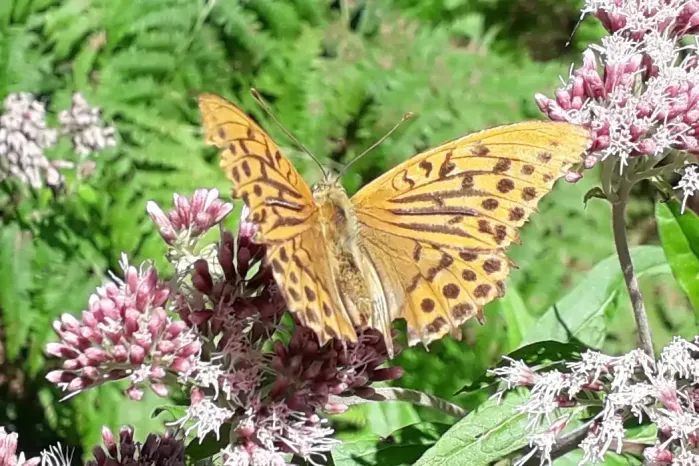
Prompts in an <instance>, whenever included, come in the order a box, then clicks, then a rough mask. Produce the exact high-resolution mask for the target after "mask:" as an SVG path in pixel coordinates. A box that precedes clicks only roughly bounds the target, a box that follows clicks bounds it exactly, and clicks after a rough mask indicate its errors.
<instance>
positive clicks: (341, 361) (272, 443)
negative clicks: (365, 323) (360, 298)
mask: <svg viewBox="0 0 699 466" xmlns="http://www.w3.org/2000/svg"><path fill="white" fill-rule="evenodd" d="M217 196H218V192H217V191H216V190H210V191H209V190H197V192H196V193H195V195H194V197H193V198H192V199H188V198H185V197H182V196H178V195H175V209H174V210H173V211H171V212H168V213H164V212H163V211H162V210H161V209H160V207H158V206H157V205H155V204H154V203H149V204H148V213H149V214H150V215H151V218H152V219H153V220H154V223H155V224H156V226H157V227H158V229H159V231H160V234H161V236H162V237H163V238H164V240H165V241H166V242H167V243H168V244H169V245H170V252H169V254H168V258H169V260H170V261H171V262H172V263H173V265H174V269H175V271H176V275H175V277H173V279H172V280H171V281H170V283H171V284H172V285H171V286H169V287H168V286H166V285H165V284H163V283H162V282H161V281H159V280H158V276H157V272H156V271H155V269H154V268H153V267H152V266H148V267H144V268H142V269H141V270H140V271H138V270H136V269H135V268H134V267H129V266H127V265H126V264H124V272H125V276H126V278H125V281H124V282H123V283H120V284H118V285H117V284H114V283H110V284H108V285H105V286H103V287H101V288H99V289H98V291H97V293H96V294H95V295H94V296H93V297H92V298H91V299H90V308H89V310H88V311H85V312H84V313H83V316H82V319H81V320H78V319H76V318H74V317H72V316H63V317H62V318H61V320H60V321H57V322H56V323H55V329H56V332H57V333H58V335H59V337H60V339H61V341H60V342H57V343H51V344H49V345H47V348H46V350H47V352H48V353H49V354H51V355H53V356H56V357H59V358H61V359H63V368H62V369H60V370H56V371H53V372H51V373H50V374H49V375H48V379H49V380H50V381H52V382H55V383H57V384H58V385H59V386H60V387H61V388H63V389H64V390H67V391H69V392H71V393H76V392H78V391H80V390H83V389H86V388H89V387H92V386H95V385H97V384H100V383H104V382H107V381H111V380H118V379H124V378H129V379H130V381H131V386H130V388H129V389H128V391H127V393H128V394H129V395H130V396H131V397H132V398H136V399H138V398H140V397H141V396H142V394H143V392H142V386H143V384H144V383H147V384H148V385H150V387H151V388H152V389H153V390H154V391H155V392H156V393H158V394H161V395H163V394H166V393H167V388H168V385H170V384H173V383H175V384H178V385H180V386H182V387H183V388H184V389H185V390H186V391H188V393H189V394H190V406H189V408H188V409H187V412H186V413H185V415H184V416H183V417H181V418H180V419H179V420H177V421H176V422H175V424H177V425H180V426H183V427H185V428H186V432H187V435H189V434H190V433H192V432H193V433H194V436H195V437H196V438H198V439H199V440H202V439H203V438H204V437H206V436H207V435H209V434H211V433H213V434H214V435H215V436H217V437H218V436H219V433H220V429H221V427H222V426H223V425H224V424H228V425H230V426H231V430H232V432H233V435H234V437H233V438H234V441H233V442H232V443H230V444H229V445H228V446H227V447H226V448H225V449H223V450H222V451H221V453H222V455H223V458H224V462H225V464H226V465H227V466H238V465H241V466H242V465H249V464H286V462H287V459H286V458H287V456H288V454H294V455H298V456H301V457H303V458H306V459H308V460H310V461H313V458H314V457H317V455H323V454H325V453H326V452H328V451H330V449H331V448H332V447H333V446H334V445H336V444H337V443H338V442H337V441H336V440H334V439H333V438H332V437H331V434H332V429H330V428H329V427H328V425H327V423H328V421H327V420H326V419H324V418H323V417H321V415H322V413H323V411H325V412H332V413H336V412H341V411H343V410H345V409H347V406H346V405H345V404H344V403H343V402H342V397H343V396H349V395H353V396H362V397H371V396H372V395H373V394H374V391H373V389H372V388H371V386H370V385H371V384H372V383H373V382H376V381H383V380H392V379H396V378H398V377H400V376H401V375H402V373H403V372H402V369H400V368H397V367H392V368H381V366H382V365H383V364H384V363H385V362H386V361H387V359H388V353H387V348H386V343H385V342H384V340H383V337H382V336H381V335H380V334H379V333H378V332H376V331H373V330H366V329H364V330H358V335H359V340H358V342H356V343H343V342H340V341H331V342H328V343H327V344H325V345H322V346H321V345H320V344H319V343H318V339H317V337H316V335H315V334H314V333H313V331H311V330H310V329H308V328H305V327H303V326H302V325H300V323H299V322H298V321H296V320H295V319H294V318H293V316H291V318H290V319H289V318H284V316H285V313H286V304H285V302H284V299H283V298H282V296H281V294H280V292H279V289H278V287H277V284H276V283H275V281H274V279H273V276H272V273H271V271H270V269H269V267H267V266H266V264H265V263H264V261H263V259H264V256H265V248H264V246H262V245H260V244H256V243H255V242H254V241H253V238H254V235H255V226H254V225H253V224H252V223H250V222H248V221H247V212H248V211H247V209H243V214H242V217H241V221H240V224H239V230H238V233H237V235H233V234H232V233H230V232H228V231H225V230H222V234H221V238H220V240H219V242H218V244H215V245H205V246H203V247H200V245H199V242H200V239H201V237H202V236H203V233H205V232H206V231H207V230H209V229H210V228H212V227H214V226H215V225H216V224H217V223H219V222H221V221H222V220H223V218H224V217H225V216H226V215H227V214H228V213H230V212H231V210H232V205H230V204H228V203H224V202H221V201H220V200H219V199H218V197H217ZM168 311H170V312H168ZM174 315H177V316H179V319H177V320H175V319H174V317H172V316H174ZM103 459H104V458H103ZM98 460H99V458H98ZM263 460H264V461H263ZM260 461H263V463H260ZM103 462H104V463H105V464H108V463H109V460H108V459H104V461H103ZM98 464H102V462H100V461H98ZM109 464H111V463H109Z"/></svg>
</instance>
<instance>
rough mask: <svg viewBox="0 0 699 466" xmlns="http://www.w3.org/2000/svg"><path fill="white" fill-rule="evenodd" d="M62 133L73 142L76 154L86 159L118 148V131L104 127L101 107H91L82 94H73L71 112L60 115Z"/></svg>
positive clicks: (110, 127) (66, 111) (64, 111)
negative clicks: (109, 149)
mask: <svg viewBox="0 0 699 466" xmlns="http://www.w3.org/2000/svg"><path fill="white" fill-rule="evenodd" d="M58 121H59V122H60V123H61V132H62V133H63V134H68V135H70V136H71V138H72V140H73V150H74V151H75V153H76V154H79V155H81V156H82V157H86V156H88V155H90V154H91V153H93V152H100V151H102V150H104V149H106V148H107V147H115V146H116V130H115V129H114V127H113V126H106V127H105V126H102V117H101V111H100V109H99V107H90V105H89V104H88V103H87V100H85V97H83V95H82V94H80V93H76V94H73V105H72V107H71V108H70V110H63V111H62V112H60V113H59V114H58Z"/></svg>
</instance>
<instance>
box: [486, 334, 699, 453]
mask: <svg viewBox="0 0 699 466" xmlns="http://www.w3.org/2000/svg"><path fill="white" fill-rule="evenodd" d="M491 372H492V373H493V374H494V375H496V376H498V377H499V378H500V379H501V380H502V381H503V382H505V383H506V385H507V389H512V388H515V387H529V388H530V394H529V398H528V399H527V400H526V401H525V402H524V403H523V404H521V405H520V406H519V407H518V409H519V410H520V411H521V412H523V413H526V414H527V415H528V416H529V419H530V425H531V426H532V427H533V428H534V427H535V426H539V425H541V424H542V421H543V420H544V419H549V418H551V417H554V416H556V415H557V413H560V412H561V411H560V409H561V408H573V407H575V406H582V405H586V406H588V407H589V406H590V404H589V401H590V400H600V409H599V412H598V414H597V415H596V416H595V417H594V419H593V422H592V424H591V426H590V428H589V430H588V432H587V437H586V438H585V439H584V440H583V441H582V442H581V443H580V445H579V447H580V448H581V449H582V451H583V453H584V456H583V458H582V460H581V461H580V464H588V463H597V462H603V461H604V456H605V454H606V453H607V452H608V451H609V450H614V451H616V452H617V453H620V452H621V451H622V447H623V444H624V442H625V441H626V440H627V439H626V436H627V433H626V430H625V428H624V423H625V422H626V421H629V420H633V419H634V418H635V420H636V421H637V422H651V423H652V424H655V426H656V427H657V441H656V443H655V445H652V446H648V447H647V448H645V449H644V453H643V455H644V457H645V459H646V461H647V464H651V465H654V466H661V465H673V466H682V465H688V464H699V337H695V340H694V341H687V340H684V339H682V338H680V337H675V339H674V340H673V341H672V342H671V343H670V344H669V345H668V346H666V347H665V348H664V349H663V351H662V353H661V356H660V358H659V359H658V360H657V361H655V360H653V359H652V358H651V357H650V356H648V355H647V354H646V353H644V352H643V351H641V350H633V351H631V352H629V353H627V354H624V355H622V356H618V357H613V356H607V355H604V354H601V353H598V352H595V351H587V352H586V353H584V354H582V357H581V360H580V361H577V362H570V363H567V364H566V370H564V371H559V370H550V371H547V372H536V371H535V370H534V369H532V368H530V367H528V366H527V365H526V364H525V363H524V362H522V361H514V360H510V365H509V366H505V367H501V368H498V369H494V370H492V371H491ZM497 395H498V396H502V392H500V393H498V394H497ZM570 420H571V417H570V415H563V416H561V417H559V418H558V419H557V420H556V421H555V422H553V423H551V424H550V425H549V426H548V427H547V428H546V429H545V430H544V431H543V432H537V433H536V434H535V435H533V436H532V437H531V438H530V444H531V445H532V446H534V447H535V448H534V449H533V450H532V451H531V452H530V453H529V454H528V455H526V456H525V457H523V458H522V459H521V460H520V463H524V462H526V461H527V460H529V459H530V458H531V457H532V456H533V455H534V454H535V453H537V452H538V453H539V455H540V456H541V464H544V463H545V462H547V461H550V460H551V457H550V454H551V451H552V450H553V449H554V448H555V446H556V444H557V442H558V441H559V440H561V432H562V431H563V430H564V429H565V428H566V427H567V425H568V423H569V421H570ZM533 430H536V429H533Z"/></svg>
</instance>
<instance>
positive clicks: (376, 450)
mask: <svg viewBox="0 0 699 466" xmlns="http://www.w3.org/2000/svg"><path fill="white" fill-rule="evenodd" d="M449 427H450V426H449V425H447V424H432V423H427V422H422V423H418V424H413V425H410V426H406V427H403V428H401V429H398V430H396V431H394V432H392V433H391V434H390V435H388V436H386V437H381V436H380V435H377V434H375V433H373V432H364V433H363V434H362V435H356V436H347V435H346V436H344V437H343V436H342V435H340V436H339V437H340V439H341V440H342V444H340V445H339V446H338V447H336V448H335V449H334V450H333V452H332V458H333V464H334V465H335V466H354V465H357V466H359V465H361V466H369V465H377V466H378V465H381V466H400V465H409V464H413V463H414V462H415V461H416V460H417V459H418V458H420V456H421V455H422V454H423V453H424V452H425V451H426V450H427V449H428V448H429V447H430V446H432V445H434V444H435V442H437V441H438V440H439V438H440V437H441V436H442V435H443V434H444V433H445V432H446V431H447V430H448V429H449Z"/></svg>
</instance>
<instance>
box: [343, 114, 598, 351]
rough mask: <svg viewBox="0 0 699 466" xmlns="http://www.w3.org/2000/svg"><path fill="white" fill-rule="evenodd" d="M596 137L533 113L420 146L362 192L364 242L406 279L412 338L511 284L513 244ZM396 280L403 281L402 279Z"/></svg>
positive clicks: (388, 271) (397, 311)
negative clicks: (530, 118)
mask: <svg viewBox="0 0 699 466" xmlns="http://www.w3.org/2000/svg"><path fill="white" fill-rule="evenodd" d="M589 141H590V136H589V132H588V131H587V130H586V129H584V128H581V127H579V126H576V125H572V124H567V123H551V122H526V123H520V124H515V125H510V126H503V127H498V128H493V129H490V130H486V131H482V132H479V133H475V134H472V135H469V136H466V137H464V138H460V139H457V140H454V141H451V142H449V143H447V144H444V145H442V146H440V147H437V148H435V149H433V150H430V151H428V152H425V153H423V154H420V155H417V156H415V157H413V158H411V159H409V160H408V161H406V162H404V163H403V164H401V165H399V166H397V167H395V168H393V169H392V170H390V171H389V172H387V173H385V174H384V175H382V176H380V177H379V178H378V179H376V180H374V181H373V182H372V183H370V184H369V185H368V186H366V187H365V188H363V189H362V190H361V191H359V193H357V194H356V195H355V196H354V197H353V198H352V202H353V204H354V206H355V209H356V215H357V219H358V221H359V223H360V229H359V237H360V239H359V241H360V243H361V247H362V248H363V250H364V252H365V254H367V255H368V256H370V257H372V259H373V261H374V262H375V263H378V265H377V270H378V272H379V275H380V276H381V280H382V281H384V282H386V283H392V284H395V283H400V288H399V290H398V291H397V292H398V293H399V294H400V295H401V296H403V298H404V299H403V305H402V306H401V307H394V308H391V309H389V313H390V314H391V318H392V319H395V318H399V317H404V318H405V319H406V320H407V322H408V332H409V342H410V343H411V344H414V343H416V342H418V341H423V342H425V343H429V342H430V341H432V340H434V339H436V338H439V337H441V336H443V335H444V334H445V333H447V332H448V331H450V330H452V329H454V328H455V327H456V326H458V325H459V324H461V323H463V322H464V321H465V320H467V319H469V318H470V317H472V316H478V317H479V318H481V317H482V307H483V305H485V304H486V303H487V302H489V301H492V300H493V299H494V298H496V297H498V296H501V295H502V294H503V293H504V279H505V278H506V277H507V274H508V272H509V267H510V263H509V260H508V259H507V257H506V256H505V253H504V250H505V248H506V247H507V246H508V245H509V244H510V243H512V242H513V241H518V238H519V237H518V231H517V230H518V228H519V227H520V226H521V225H522V224H523V223H524V222H525V221H526V220H527V219H528V217H529V216H530V215H531V213H532V212H533V211H534V210H535V208H536V205H537V203H538V201H539V199H541V197H542V196H543V195H544V194H546V193H548V192H549V191H550V190H551V188H552V186H553V183H554V181H555V180H556V179H558V178H560V177H561V176H562V175H563V174H564V173H565V172H566V171H567V170H568V169H569V168H570V166H571V165H572V164H573V163H576V162H580V160H581V158H580V156H581V154H582V153H583V152H584V151H585V149H586V148H587V146H588V144H589ZM394 286H395V285H394Z"/></svg>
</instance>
